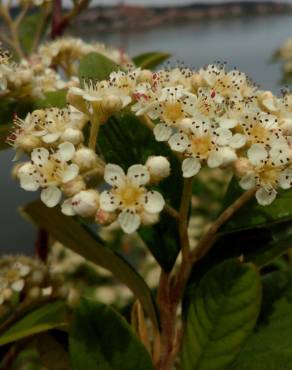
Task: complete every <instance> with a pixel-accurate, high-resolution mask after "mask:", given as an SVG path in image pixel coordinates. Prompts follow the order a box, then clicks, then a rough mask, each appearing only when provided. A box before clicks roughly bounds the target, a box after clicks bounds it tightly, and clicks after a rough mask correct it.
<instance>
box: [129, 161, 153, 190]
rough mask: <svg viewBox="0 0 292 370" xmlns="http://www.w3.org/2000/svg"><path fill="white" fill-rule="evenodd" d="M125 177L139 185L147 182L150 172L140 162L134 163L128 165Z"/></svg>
mask: <svg viewBox="0 0 292 370" xmlns="http://www.w3.org/2000/svg"><path fill="white" fill-rule="evenodd" d="M127 178H128V179H129V180H130V182H131V183H132V184H134V185H136V186H140V185H145V184H147V183H148V182H149V180H150V174H149V171H148V169H147V168H146V167H145V166H143V165H142V164H134V165H133V166H131V167H129V169H128V172H127Z"/></svg>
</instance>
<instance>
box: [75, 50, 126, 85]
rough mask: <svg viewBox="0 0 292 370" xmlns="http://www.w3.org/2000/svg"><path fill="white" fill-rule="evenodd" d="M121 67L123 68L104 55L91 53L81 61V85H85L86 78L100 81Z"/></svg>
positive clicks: (79, 72) (79, 74) (79, 73)
mask: <svg viewBox="0 0 292 370" xmlns="http://www.w3.org/2000/svg"><path fill="white" fill-rule="evenodd" d="M119 69H121V67H120V66H119V65H117V64H116V63H114V62H113V61H112V60H111V59H109V58H107V57H105V56H104V55H102V54H99V53H89V54H87V55H86V56H85V57H84V58H82V59H81V61H80V64H79V71H78V76H79V80H80V83H81V85H83V82H84V79H86V78H93V79H97V80H99V81H101V80H105V79H107V78H108V76H109V74H110V73H111V72H113V71H118V70H119Z"/></svg>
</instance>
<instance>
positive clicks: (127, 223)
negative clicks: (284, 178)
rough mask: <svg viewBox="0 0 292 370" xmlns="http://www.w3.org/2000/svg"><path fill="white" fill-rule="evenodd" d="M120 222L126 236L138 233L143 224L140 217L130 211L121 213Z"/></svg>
mask: <svg viewBox="0 0 292 370" xmlns="http://www.w3.org/2000/svg"><path fill="white" fill-rule="evenodd" d="M118 221H119V224H120V225H121V228H122V229H123V230H124V232H125V233H126V234H131V233H133V232H134V231H136V230H137V229H138V227H139V226H140V223H141V219H140V217H139V216H138V215H137V214H136V213H134V212H132V211H130V210H125V211H123V212H122V213H120V214H119V217H118Z"/></svg>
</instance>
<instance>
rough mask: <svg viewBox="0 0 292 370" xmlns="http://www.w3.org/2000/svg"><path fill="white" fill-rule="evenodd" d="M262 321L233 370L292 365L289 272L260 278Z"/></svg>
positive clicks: (274, 369)
mask: <svg viewBox="0 0 292 370" xmlns="http://www.w3.org/2000/svg"><path fill="white" fill-rule="evenodd" d="M263 286H264V294H263V309H262V313H261V320H260V322H259V325H258V326H257V330H256V331H255V332H254V333H253V335H252V336H251V337H250V338H249V339H248V341H247V343H246V345H245V347H244V348H243V350H242V351H241V353H240V354H239V356H238V358H237V360H236V361H235V364H234V366H233V367H232V369H233V370H282V369H283V370H290V369H291V368H292V365H291V363H292V271H291V269H290V270H287V271H281V272H274V273H271V274H268V275H267V276H265V277H264V278H263Z"/></svg>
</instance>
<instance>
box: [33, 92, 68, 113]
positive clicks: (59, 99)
mask: <svg viewBox="0 0 292 370" xmlns="http://www.w3.org/2000/svg"><path fill="white" fill-rule="evenodd" d="M44 95H45V97H44V98H43V99H38V100H37V101H36V102H35V103H34V109H46V108H51V107H56V108H64V107H66V104H67V101H66V95H67V90H65V89H63V90H58V91H48V92H46V93H45V94H44Z"/></svg>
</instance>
